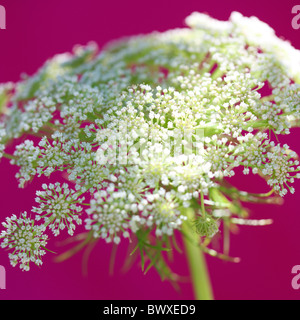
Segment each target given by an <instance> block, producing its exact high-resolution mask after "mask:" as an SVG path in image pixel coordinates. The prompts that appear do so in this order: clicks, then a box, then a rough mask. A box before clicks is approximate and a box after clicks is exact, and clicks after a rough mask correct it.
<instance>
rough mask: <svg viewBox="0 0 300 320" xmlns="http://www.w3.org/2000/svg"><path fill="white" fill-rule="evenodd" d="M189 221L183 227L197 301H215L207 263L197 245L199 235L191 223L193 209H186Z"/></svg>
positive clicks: (193, 214) (193, 216)
mask: <svg viewBox="0 0 300 320" xmlns="http://www.w3.org/2000/svg"><path fill="white" fill-rule="evenodd" d="M185 213H186V216H187V217H188V221H186V222H185V223H184V225H183V231H184V234H185V236H184V237H183V239H184V244H185V248H186V254H187V257H188V262H189V267H190V272H191V278H192V281H193V288H194V294H195V299H196V300H213V299H214V298H213V292H212V287H211V283H210V277H209V273H208V270H207V266H206V261H205V257H204V254H203V252H202V250H201V249H200V248H199V246H198V245H197V244H198V243H199V235H198V234H197V233H196V232H194V231H193V230H192V229H191V221H192V220H194V219H195V212H194V210H193V209H191V208H187V209H185Z"/></svg>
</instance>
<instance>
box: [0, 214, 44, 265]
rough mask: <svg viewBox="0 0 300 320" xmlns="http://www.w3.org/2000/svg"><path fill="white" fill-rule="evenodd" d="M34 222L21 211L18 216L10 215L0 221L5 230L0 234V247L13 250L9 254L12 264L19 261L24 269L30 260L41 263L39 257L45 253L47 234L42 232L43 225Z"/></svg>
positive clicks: (37, 263)
mask: <svg viewBox="0 0 300 320" xmlns="http://www.w3.org/2000/svg"><path fill="white" fill-rule="evenodd" d="M34 224H35V221H34V220H32V219H31V218H29V217H27V213H26V212H24V213H22V214H21V215H20V217H19V218H18V217H17V216H16V215H12V216H11V217H10V218H6V222H3V223H2V225H3V226H4V227H5V228H6V230H3V231H2V233H1V235H0V237H1V238H3V239H4V240H3V242H2V243H1V248H8V249H11V250H13V252H12V253H10V254H9V258H10V262H11V264H12V266H16V265H17V264H18V263H19V264H20V268H21V269H22V270H25V271H28V270H29V263H30V262H33V263H35V264H36V265H38V266H39V265H41V264H42V260H41V257H42V256H43V255H44V254H45V253H46V251H45V246H46V245H47V241H48V236H47V235H46V234H44V232H45V226H43V225H41V226H36V225H34Z"/></svg>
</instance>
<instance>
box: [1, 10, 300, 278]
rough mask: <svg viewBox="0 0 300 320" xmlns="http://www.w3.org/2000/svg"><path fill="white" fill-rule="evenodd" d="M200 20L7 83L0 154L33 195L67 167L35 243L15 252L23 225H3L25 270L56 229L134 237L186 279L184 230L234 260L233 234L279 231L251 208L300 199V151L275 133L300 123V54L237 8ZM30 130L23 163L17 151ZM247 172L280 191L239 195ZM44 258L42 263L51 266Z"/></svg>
mask: <svg viewBox="0 0 300 320" xmlns="http://www.w3.org/2000/svg"><path fill="white" fill-rule="evenodd" d="M186 23H187V25H188V28H183V29H175V30H171V31H167V32H163V33H159V32H155V33H152V34H149V35H140V36H136V37H130V38H127V39H123V40H120V41H116V42H114V43H112V44H110V45H109V46H107V47H106V48H105V49H104V50H103V51H101V52H100V53H98V52H97V47H96V45H95V44H89V45H87V46H86V47H76V48H75V49H74V52H73V53H72V54H64V55H58V56H55V57H54V58H53V59H51V60H49V61H47V62H46V64H45V65H44V66H43V67H42V68H41V69H40V70H39V71H38V72H37V73H36V74H35V75H34V76H32V77H28V78H26V79H23V80H22V81H21V82H19V83H16V84H11V83H10V84H6V85H2V86H1V88H0V111H1V113H2V115H1V124H0V156H3V157H6V158H10V159H11V163H12V164H13V165H16V166H18V167H19V168H20V170H19V172H18V174H17V179H18V180H19V185H20V187H24V186H25V183H26V182H29V181H31V180H32V179H33V178H34V177H35V176H38V177H40V176H42V175H45V176H49V177H50V176H51V174H52V173H53V172H57V171H59V172H62V173H64V177H67V181H66V183H64V184H61V183H58V182H56V181H53V183H50V184H49V185H44V186H43V189H44V190H43V191H37V198H36V202H37V205H36V206H35V207H34V208H33V210H32V212H33V213H32V215H34V213H35V214H36V223H38V224H39V227H38V226H34V224H32V225H31V226H30V228H31V229H34V228H37V229H36V230H37V231H36V233H32V232H33V231H30V230H31V229H30V228H29V229H28V232H29V233H30V236H29V237H28V238H26V237H25V238H24V241H25V243H26V241H27V240H28V241H29V242H30V243H29V244H28V245H29V247H26V246H25V244H24V246H23V245H22V246H19V245H17V244H15V243H16V241H17V240H16V238H14V236H13V233H14V232H16V233H17V232H19V230H20V224H19V227H14V225H17V224H18V220H17V218H14V219H13V220H8V221H9V222H8V224H7V223H4V224H3V225H4V227H5V228H8V231H2V234H1V238H3V239H4V240H3V242H2V247H8V248H11V249H12V250H14V252H13V255H12V256H11V259H12V264H13V265H16V263H17V262H18V261H19V262H20V266H21V268H23V269H25V270H28V269H29V267H28V261H29V260H30V259H29V260H28V256H27V255H26V254H27V253H26V252H28V250H33V249H32V248H33V244H32V241H35V240H34V239H35V237H38V238H37V239H38V240H37V244H38V245H37V247H39V246H40V243H43V245H45V244H46V240H45V239H46V238H43V236H42V235H41V234H42V233H43V232H47V231H45V230H48V229H50V231H51V232H50V233H52V232H53V233H54V235H58V234H59V233H60V230H61V231H62V232H65V231H66V230H67V231H68V233H69V235H73V233H74V230H75V224H74V223H73V222H76V224H81V222H82V223H83V225H84V226H85V229H86V230H87V231H86V234H85V236H84V243H83V244H88V243H90V242H93V241H95V240H97V239H98V238H103V239H105V240H106V241H107V242H113V243H115V244H119V243H120V241H123V239H124V238H127V239H128V238H129V239H130V240H131V241H133V242H135V244H136V247H135V249H134V252H139V253H140V254H141V257H142V265H143V267H144V265H145V260H144V259H145V258H146V257H147V258H149V259H150V261H151V262H150V264H149V265H148V268H149V267H151V266H152V265H154V266H155V267H156V268H157V270H158V271H159V272H160V274H161V275H162V276H168V277H172V275H171V272H170V270H169V269H168V267H167V264H166V263H165V260H164V256H163V254H162V252H163V251H166V250H167V251H168V250H170V249H171V248H172V246H173V245H174V246H175V247H176V244H175V242H174V241H175V240H174V239H175V238H174V231H175V230H179V231H182V230H183V229H184V230H183V231H182V232H183V236H184V237H185V239H186V241H190V239H195V237H194V235H195V233H197V234H199V235H200V238H199V243H198V245H199V246H200V247H201V248H202V249H203V250H204V251H205V252H207V253H209V254H212V255H215V256H220V257H222V258H226V256H225V255H224V253H216V252H215V251H213V250H211V249H209V248H208V247H207V246H208V244H209V241H210V239H211V238H212V237H213V236H214V235H215V234H216V233H218V232H219V230H220V228H222V227H224V228H228V229H229V228H230V225H231V224H246V225H247V224H248V225H265V224H268V223H269V222H270V221H269V220H266V221H264V220H261V221H253V220H246V219H247V218H248V214H247V210H246V209H244V208H243V207H242V204H241V202H242V201H243V202H245V201H251V202H268V203H269V202H272V201H278V197H280V196H281V197H283V196H284V195H285V194H286V193H287V192H288V191H290V192H292V193H294V188H293V187H292V184H293V182H294V179H295V178H300V166H299V162H298V160H297V159H296V158H297V155H296V154H295V152H293V151H291V150H290V149H289V147H288V146H287V145H283V146H282V145H280V144H279V142H277V140H276V139H274V138H275V137H276V138H277V139H278V137H279V135H282V134H289V133H290V129H291V128H292V127H294V126H297V125H298V123H299V118H300V113H299V110H300V52H299V51H298V50H296V49H295V48H293V47H292V46H291V45H290V44H289V43H288V42H285V41H283V40H281V39H279V38H277V37H276V35H275V32H274V30H273V29H271V28H270V27H269V26H268V25H266V24H265V23H263V22H261V21H259V20H258V19H257V18H254V17H251V18H246V17H243V16H242V15H241V14H239V13H237V12H234V13H232V15H231V17H230V20H229V21H226V22H224V21H217V20H214V19H212V18H210V17H208V16H206V15H203V14H200V13H193V14H192V15H190V16H189V17H187V19H186ZM266 92H267V93H266ZM25 135H26V137H27V138H26V140H25V138H24V139H23V140H21V143H19V144H17V145H16V146H15V152H14V154H12V155H10V154H8V153H6V152H5V148H6V145H7V144H8V143H9V142H11V141H12V140H14V139H16V138H21V137H23V136H24V137H25ZM30 136H32V137H34V138H33V140H31V139H30ZM28 137H29V138H28ZM272 139H274V141H272ZM37 140H39V142H36V141H37ZM18 141H20V140H18ZM239 167H241V168H242V170H243V173H244V174H248V173H249V172H252V173H254V174H259V175H260V176H261V177H263V178H264V179H265V180H266V183H267V184H268V185H269V187H270V192H269V193H267V194H249V193H246V192H243V191H240V190H238V189H236V188H234V187H233V186H232V185H231V184H230V177H232V176H233V175H234V174H235V169H236V168H239ZM84 199H91V200H88V201H87V200H86V203H84V202H83V201H84ZM191 208H192V209H193V217H192V218H191V216H190V214H189V215H187V213H186V212H187V210H190V209H191ZM21 209H22V208H20V210H21ZM14 217H15V216H14ZM20 219H21V220H20V222H21V223H23V224H24V225H26V224H28V223H29V222H28V221H29V220H28V219H27V218H26V217H24V218H20ZM22 219H25V220H22ZM27 220H28V221H27ZM11 221H13V222H11ZM183 226H185V227H184V228H183V229H182V227H183ZM224 234H225V235H226V234H227V233H226V232H224ZM66 235H67V233H66ZM39 239H42V240H39ZM18 241H19V240H18ZM24 241H23V240H22V243H23V242H24ZM127 241H128V240H127ZM44 242H45V243H44ZM37 250H39V249H38V248H37ZM41 252H43V251H37V252H36V253H35V254H34V255H33V257H35V256H37V257H38V258H37V259H35V258H33V259H31V261H32V262H34V263H36V264H41V261H40V255H41ZM226 254H227V253H226ZM24 255H26V259H25V258H24V257H25V256H24ZM227 258H228V257H227ZM24 259H25V260H24Z"/></svg>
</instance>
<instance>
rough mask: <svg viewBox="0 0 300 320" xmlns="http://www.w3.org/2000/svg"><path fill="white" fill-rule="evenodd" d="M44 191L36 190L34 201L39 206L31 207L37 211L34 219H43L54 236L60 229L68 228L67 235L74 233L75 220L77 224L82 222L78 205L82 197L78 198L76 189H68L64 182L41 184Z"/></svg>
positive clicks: (80, 208)
mask: <svg viewBox="0 0 300 320" xmlns="http://www.w3.org/2000/svg"><path fill="white" fill-rule="evenodd" d="M42 187H43V189H44V190H45V191H37V192H36V195H37V198H36V199H35V201H36V202H37V203H38V204H39V207H33V208H32V212H35V213H37V214H38V215H37V216H36V218H35V219H36V220H37V221H39V220H40V219H42V218H43V219H44V224H45V225H46V226H48V227H49V228H50V229H51V230H52V231H53V233H54V235H55V236H57V235H59V233H60V230H64V229H65V228H66V227H67V229H68V233H69V235H71V236H72V235H73V234H74V230H75V224H74V223H73V221H75V222H76V223H77V224H78V225H80V224H81V223H82V220H81V219H80V218H79V215H80V214H81V211H82V207H81V206H80V205H79V204H81V203H82V202H83V200H84V198H83V197H82V198H79V197H78V194H77V193H76V191H74V190H73V191H72V190H70V189H69V186H68V185H67V184H66V183H64V184H63V185H61V184H60V183H55V185H54V184H52V183H50V184H49V185H48V186H47V185H46V184H43V186H42Z"/></svg>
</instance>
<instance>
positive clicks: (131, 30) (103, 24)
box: [0, 0, 300, 300]
mask: <svg viewBox="0 0 300 320" xmlns="http://www.w3.org/2000/svg"><path fill="white" fill-rule="evenodd" d="M0 4H1V5H4V6H5V7H6V10H7V30H0V70H1V71H0V82H5V81H16V80H18V79H19V76H20V74H21V73H22V72H26V73H29V74H32V73H34V72H35V71H36V70H37V68H38V67H40V66H41V65H42V63H43V62H44V61H45V60H46V59H48V58H49V57H51V56H53V55H54V54H56V53H62V52H66V51H70V50H71V49H72V47H73V45H75V44H86V43H87V42H88V41H90V40H93V41H96V42H97V43H98V44H99V45H100V47H101V46H102V45H104V44H105V43H107V42H108V41H110V40H112V39H116V38H119V37H122V36H125V35H134V34H139V33H148V32H151V31H153V30H158V31H164V30H167V29H170V28H175V27H182V26H183V19H184V18H185V17H186V16H187V15H188V14H190V13H191V12H192V11H201V12H207V13H209V14H210V15H212V16H213V17H215V18H218V19H224V20H226V19H228V17H229V15H230V12H231V11H233V10H235V11H240V12H241V13H243V14H245V15H247V16H249V15H256V16H257V17H259V18H260V19H262V20H264V21H265V22H267V23H269V24H270V25H271V26H272V27H273V28H274V29H276V31H277V34H278V35H279V36H283V37H285V38H286V39H289V40H290V41H291V42H292V43H293V44H294V46H295V47H297V48H299V49H300V30H298V31H297V30H293V29H292V27H291V19H292V14H291V9H292V7H293V5H295V4H300V3H299V1H298V3H297V1H262V0H260V1H240V0H237V1H217V0H210V1H201V0H195V1H192V0H184V1H164V0H159V1H158V0H152V1H137V0H134V1H131V0H128V1H101V0H100V1H99V0H98V1H97V0H95V1H91V0H86V1H75V0H51V1H45V0H43V1H41V0H26V1H24V0H9V1H8V0H7V1H4V0H3V1H0ZM299 138H300V130H294V132H293V135H291V136H289V137H286V138H285V139H284V140H282V141H285V142H287V143H288V144H289V145H290V146H291V148H293V149H294V150H295V151H297V152H298V153H300V145H299ZM15 172H16V168H12V167H10V166H9V164H8V161H6V160H3V161H2V162H1V164H0V177H1V183H0V195H1V198H0V199H1V210H0V219H1V221H2V220H4V218H5V217H6V216H7V215H11V214H13V213H16V214H18V213H19V212H20V211H21V210H28V211H30V209H31V206H32V205H33V199H34V192H35V190H36V189H37V188H39V186H40V185H41V183H42V182H43V181H44V180H45V179H44V180H42V179H40V180H39V179H36V180H34V182H33V183H32V184H31V185H30V186H29V187H27V188H26V189H23V190H20V189H18V188H17V182H16V180H15V179H14V173H15ZM235 183H236V185H239V186H241V187H243V188H244V189H246V190H250V191H257V192H259V191H265V190H267V189H266V187H265V184H264V183H263V182H262V181H261V180H260V179H259V178H257V177H254V178H253V177H251V176H249V177H247V178H245V177H243V178H242V179H239V178H238V177H236V178H235ZM295 187H296V194H295V195H294V196H291V195H288V196H287V197H286V198H285V204H284V205H283V206H278V207H277V206H274V205H271V206H267V205H266V206H263V205H261V206H252V209H253V211H252V212H253V215H252V216H253V217H255V218H261V217H271V218H273V219H274V224H273V225H272V226H269V227H262V228H251V227H247V228H241V229H240V232H239V234H238V235H236V236H233V237H232V247H231V253H232V255H234V256H239V257H241V259H242V262H241V263H239V264H232V263H226V262H223V261H219V260H217V259H215V258H210V257H209V258H208V265H209V269H210V273H211V277H212V282H213V287H214V293H215V298H216V299H299V297H300V291H295V290H293V289H292V287H291V279H292V275H291V269H292V267H293V266H294V265H296V264H300V241H299V240H300V216H299V200H298V199H299V198H298V197H299V193H300V182H298V181H297V182H296V183H295ZM56 244H57V240H55V239H54V240H52V241H51V243H50V249H52V250H55V251H58V252H62V251H63V248H60V247H57V246H56ZM125 250H126V245H122V246H121V248H120V249H119V250H118V253H119V255H118V256H117V265H116V268H115V274H114V275H113V276H111V275H109V272H108V265H109V257H110V251H111V247H110V246H108V245H106V244H105V243H104V242H101V243H99V244H98V245H97V246H96V248H95V249H94V251H93V252H92V254H91V257H90V263H89V273H88V275H87V276H83V275H82V270H81V259H82V254H81V253H80V254H78V255H77V256H75V257H73V258H71V259H70V260H68V261H66V262H63V263H61V264H57V263H55V262H53V255H52V254H48V255H47V256H46V258H45V263H44V265H43V267H42V268H41V269H38V268H36V267H33V268H32V271H30V272H27V273H25V272H21V271H20V270H19V269H18V268H12V267H10V265H9V262H8V257H7V253H6V252H3V250H0V265H3V266H5V268H6V271H7V289H6V290H0V299H102V300H103V299H193V292H192V288H191V285H190V283H184V284H182V285H181V288H182V290H181V293H177V292H176V291H174V290H173V288H172V287H171V285H170V284H169V283H168V282H163V283H162V282H161V281H160V278H159V276H158V275H157V274H156V272H155V271H154V270H153V271H150V272H149V274H148V275H147V276H144V275H143V274H142V272H141V271H140V268H139V265H138V264H135V266H134V267H133V268H132V269H131V270H130V271H129V272H127V273H122V272H121V266H122V262H123V258H124V253H125ZM172 267H173V268H174V269H175V270H176V271H177V272H178V273H180V274H183V275H187V273H188V269H187V265H186V262H185V258H184V256H183V255H178V254H177V255H175V261H174V263H173V265H172Z"/></svg>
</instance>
